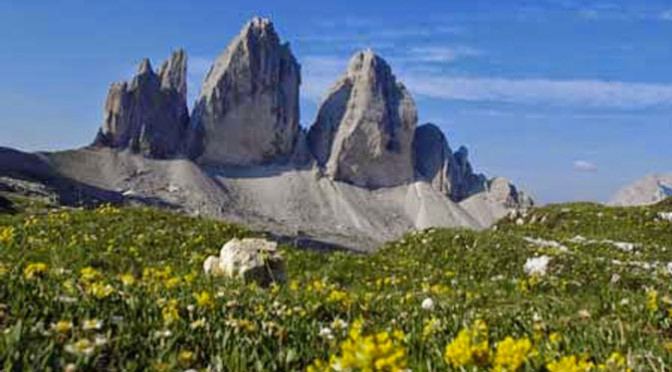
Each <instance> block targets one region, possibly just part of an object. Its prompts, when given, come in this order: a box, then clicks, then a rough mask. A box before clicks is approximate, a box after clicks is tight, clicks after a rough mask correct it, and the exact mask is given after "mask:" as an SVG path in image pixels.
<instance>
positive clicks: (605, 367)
mask: <svg viewBox="0 0 672 372" xmlns="http://www.w3.org/2000/svg"><path fill="white" fill-rule="evenodd" d="M627 365H628V363H627V361H626V360H625V357H624V356H623V355H622V354H621V353H619V352H613V353H611V355H610V356H609V358H608V359H607V360H606V361H605V362H604V363H603V364H600V365H599V366H597V369H598V370H600V371H614V372H616V371H629V369H626V367H627Z"/></svg>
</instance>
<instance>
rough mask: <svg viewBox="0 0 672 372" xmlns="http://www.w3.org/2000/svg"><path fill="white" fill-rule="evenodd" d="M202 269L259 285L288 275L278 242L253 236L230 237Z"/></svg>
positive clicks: (207, 272)
mask: <svg viewBox="0 0 672 372" xmlns="http://www.w3.org/2000/svg"><path fill="white" fill-rule="evenodd" d="M203 270H204V271H205V273H206V274H208V275H212V276H224V277H228V278H240V279H243V280H244V281H246V282H256V283H258V284H260V285H268V284H270V283H272V282H284V281H285V280H286V278H287V274H286V269H285V259H284V257H283V256H282V254H281V253H280V252H279V251H278V250H277V243H275V242H272V241H268V240H265V239H256V238H246V239H232V240H231V241H229V242H228V243H226V244H225V245H224V247H222V250H221V251H220V253H219V257H215V256H210V257H208V258H207V259H206V260H205V262H204V263H203Z"/></svg>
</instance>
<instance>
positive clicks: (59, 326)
mask: <svg viewBox="0 0 672 372" xmlns="http://www.w3.org/2000/svg"><path fill="white" fill-rule="evenodd" d="M52 328H53V329H54V331H56V332H58V333H68V332H70V330H71V329H72V322H68V321H66V320H61V321H59V322H58V323H56V324H54V325H52Z"/></svg>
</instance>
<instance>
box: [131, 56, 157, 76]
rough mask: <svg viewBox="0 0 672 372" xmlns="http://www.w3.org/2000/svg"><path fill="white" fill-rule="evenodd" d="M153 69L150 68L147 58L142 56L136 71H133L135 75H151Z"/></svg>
mask: <svg viewBox="0 0 672 372" xmlns="http://www.w3.org/2000/svg"><path fill="white" fill-rule="evenodd" d="M153 74H154V70H153V69H152V63H151V62H150V61H149V58H143V59H142V62H140V64H139V65H138V71H137V72H136V73H135V75H136V76H142V75H153Z"/></svg>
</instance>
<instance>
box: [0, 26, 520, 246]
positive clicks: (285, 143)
mask: <svg viewBox="0 0 672 372" xmlns="http://www.w3.org/2000/svg"><path fill="white" fill-rule="evenodd" d="M186 68H187V55H186V52H184V51H182V50H180V51H177V52H175V53H173V55H172V56H171V58H169V59H168V60H167V61H166V62H165V63H164V64H163V65H162V67H161V68H160V69H159V70H158V72H154V71H153V69H152V67H151V65H150V63H149V61H148V60H144V61H143V62H142V63H141V65H140V66H139V68H138V72H137V74H136V76H135V77H133V79H132V80H131V81H130V82H128V83H126V82H122V83H115V84H112V85H111V87H110V92H109V95H108V99H107V103H106V105H105V116H104V122H103V125H102V128H101V129H100V131H99V134H98V136H97V137H96V139H95V140H94V142H93V144H92V145H91V146H89V147H87V148H84V149H78V150H71V151H63V152H56V153H42V154H25V153H21V152H17V151H11V150H7V151H0V176H2V175H3V174H6V175H10V176H11V175H13V176H14V177H17V175H18V177H24V178H26V179H27V180H29V181H31V182H38V183H41V184H43V185H46V187H48V188H51V189H53V190H55V191H54V192H55V193H56V194H58V195H59V197H60V198H61V200H63V201H68V202H73V201H75V200H78V201H92V200H93V201H95V200H97V201H100V200H103V201H105V200H111V201H118V200H119V199H121V200H133V201H136V202H142V203H153V204H157V203H158V204H160V205H164V206H168V207H172V208H176V209H180V210H183V211H185V212H187V213H194V214H196V213H198V214H206V215H210V216H213V217H219V218H226V219H229V220H232V221H235V222H240V223H245V224H248V225H252V226H255V227H259V228H260V229H264V230H271V231H273V232H276V233H278V234H282V235H288V236H299V237H308V238H311V239H318V240H321V241H326V242H329V243H334V244H340V245H346V246H349V247H354V248H359V249H371V248H372V247H375V246H378V245H379V244H380V243H381V242H383V241H386V240H390V239H394V238H397V237H399V236H401V235H402V234H403V233H405V232H407V231H408V230H411V229H423V228H428V227H434V226H464V227H471V228H476V229H480V228H486V227H488V226H490V225H491V224H492V223H494V222H495V221H496V220H497V219H499V218H501V217H503V216H504V215H506V214H507V213H509V212H510V211H511V210H516V209H521V208H527V207H529V206H531V205H532V200H531V199H530V198H529V197H527V196H526V195H525V193H523V192H521V191H518V190H517V189H516V188H515V187H514V186H513V185H511V184H510V183H509V181H507V180H506V179H503V178H495V179H488V178H487V177H486V176H484V175H482V174H477V173H475V172H474V171H473V168H472V166H471V164H470V162H469V159H468V153H469V152H468V150H467V149H466V147H460V148H459V149H458V150H457V151H455V152H453V150H452V149H451V148H450V146H449V144H448V140H447V138H446V136H445V135H444V134H443V133H442V132H441V130H440V129H439V128H438V127H437V126H435V125H433V124H425V125H420V126H418V125H417V124H418V123H417V121H418V119H417V116H418V115H417V109H416V106H415V103H414V100H413V98H412V96H411V94H410V93H409V92H408V90H407V89H406V87H405V86H404V85H403V84H402V83H401V82H399V81H397V79H396V77H395V75H394V74H393V72H392V69H391V67H390V66H389V64H388V63H387V62H386V61H385V60H384V59H383V58H382V57H380V56H379V55H377V54H376V53H374V52H373V51H371V50H365V51H361V52H358V53H356V54H355V55H354V56H353V57H352V59H351V60H350V63H349V65H348V68H347V71H345V73H344V75H343V77H342V78H341V79H339V80H338V81H337V82H336V83H335V84H334V85H333V87H332V88H331V89H330V90H329V92H328V94H327V95H326V99H325V100H324V102H323V103H322V104H321V106H320V108H319V110H318V114H317V117H316V119H315V121H314V123H313V125H312V126H311V127H310V128H309V129H307V130H306V129H303V128H301V127H300V126H299V125H298V123H299V114H300V113H299V104H298V99H299V98H298V97H299V86H300V84H301V67H300V65H299V63H298V62H297V60H296V59H295V57H294V55H293V54H292V51H291V49H290V47H289V45H288V44H287V43H282V42H281V40H280V37H279V35H278V34H277V33H276V31H275V28H274V26H273V24H272V23H271V21H270V20H268V19H262V18H254V19H253V20H251V21H250V22H249V23H247V24H246V25H245V26H244V27H243V29H242V30H241V32H240V34H239V35H238V36H236V37H235V38H234V39H233V41H232V42H231V44H229V46H228V47H227V48H226V50H225V51H224V52H223V53H222V54H221V55H220V56H219V57H218V58H217V60H216V61H215V63H214V65H213V66H212V67H211V68H210V71H209V72H208V74H207V77H206V79H205V82H204V84H203V87H202V89H201V93H200V97H199V98H198V100H197V102H196V104H195V107H194V109H193V111H192V112H191V114H190V113H189V112H188V111H187V108H186V107H187V106H186V83H185V76H186ZM3 154H5V155H4V156H5V158H6V159H5V161H3ZM10 156H11V159H10V158H9V157H10Z"/></svg>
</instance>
